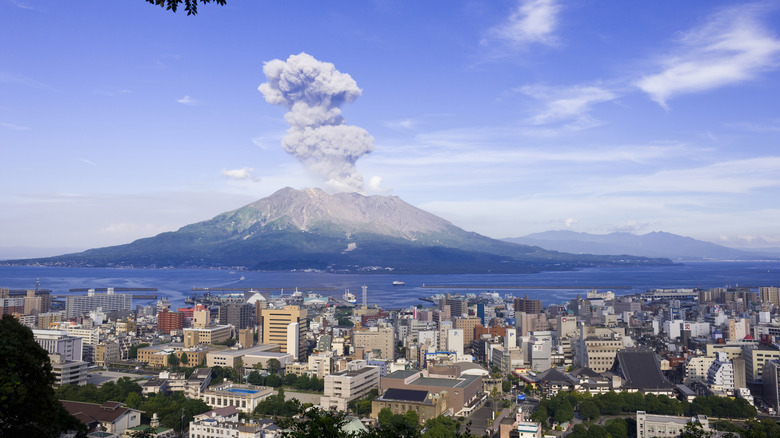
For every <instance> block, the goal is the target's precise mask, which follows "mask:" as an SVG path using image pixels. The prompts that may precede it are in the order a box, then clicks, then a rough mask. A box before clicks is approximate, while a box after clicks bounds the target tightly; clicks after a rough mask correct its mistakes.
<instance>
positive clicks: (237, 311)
mask: <svg viewBox="0 0 780 438" xmlns="http://www.w3.org/2000/svg"><path fill="white" fill-rule="evenodd" d="M254 310H255V308H254V306H252V305H251V304H225V305H223V306H220V308H219V323H220V324H222V325H225V324H230V325H232V326H233V327H235V328H237V329H245V328H247V327H249V326H250V325H252V316H253V313H254Z"/></svg>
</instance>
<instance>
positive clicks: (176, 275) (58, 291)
mask: <svg viewBox="0 0 780 438" xmlns="http://www.w3.org/2000/svg"><path fill="white" fill-rule="evenodd" d="M242 276H243V277H244V279H243V280H241V277H242ZM36 278H39V279H40V287H41V288H44V289H51V290H52V294H53V295H68V294H69V292H68V290H69V289H71V288H99V287H135V288H143V287H156V288H157V289H158V292H157V295H158V297H160V296H166V297H168V299H169V300H170V301H171V304H172V305H173V307H174V308H177V307H185V304H184V299H185V298H186V297H187V296H189V295H192V294H193V293H194V292H192V288H193V287H201V288H205V287H210V288H215V287H241V288H278V289H281V288H284V290H285V294H288V293H291V292H292V291H293V290H294V289H295V288H296V287H297V288H299V290H301V291H305V290H307V289H308V288H317V287H333V288H336V290H334V291H332V292H330V293H327V292H321V293H322V294H323V295H332V296H336V297H341V296H342V295H343V293H344V290H345V289H350V291H351V292H352V293H354V294H355V295H356V296H357V297H358V300H359V299H360V294H361V288H360V287H361V286H362V285H363V284H365V285H367V286H368V303H369V304H378V305H380V306H382V307H387V308H397V307H405V306H409V305H417V304H425V303H424V302H423V301H420V300H419V297H423V296H429V295H434V294H437V293H444V292H460V293H467V292H471V293H480V292H484V291H486V290H489V291H494V292H498V293H499V294H501V295H502V296H503V295H504V294H511V295H519V296H522V295H526V294H527V295H528V296H529V297H530V298H533V299H541V300H542V302H543V304H544V305H545V306H546V305H549V304H553V303H560V302H563V301H568V300H570V299H572V298H574V297H575V296H576V295H577V294H584V292H585V291H587V290H588V287H589V286H599V287H600V290H602V291H604V290H610V287H616V286H628V287H630V289H628V290H617V289H615V290H614V292H615V293H616V294H618V295H623V294H633V293H637V292H644V291H646V290H648V289H654V288H694V287H702V288H712V287H726V286H737V285H739V286H752V287H758V286H780V262H696V263H685V264H681V265H675V266H663V267H662V266H650V267H633V268H598V269H584V270H579V271H563V272H541V273H537V274H461V275H403V276H399V275H386V274H382V275H357V274H325V273H304V272H240V271H239V272H231V271H227V270H198V269H104V268H45V267H27V266H23V267H17V266H0V287H8V288H11V289H33V288H34V287H35V279H36ZM394 280H400V281H404V282H406V285H405V286H393V285H392V282H393V281H394ZM423 284H426V285H445V286H446V285H480V286H483V287H481V288H474V289H448V288H443V289H430V288H422V287H421V286H422V285H423ZM516 285H526V286H571V288H568V289H553V290H551V289H543V288H539V289H521V290H506V289H491V286H493V287H495V286H516ZM274 293H275V294H278V293H279V290H277V291H276V292H274ZM144 303H147V302H145V301H140V300H134V301H133V304H134V305H135V304H144Z"/></svg>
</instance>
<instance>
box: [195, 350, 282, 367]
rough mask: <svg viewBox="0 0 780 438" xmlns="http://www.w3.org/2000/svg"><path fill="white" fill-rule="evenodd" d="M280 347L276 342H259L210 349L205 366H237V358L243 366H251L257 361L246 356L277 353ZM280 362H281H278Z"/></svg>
mask: <svg viewBox="0 0 780 438" xmlns="http://www.w3.org/2000/svg"><path fill="white" fill-rule="evenodd" d="M279 350H280V347H279V346H278V345H276V344H260V345H255V346H254V347H252V348H242V349H240V350H238V349H236V350H234V349H232V348H230V349H226V350H212V351H209V352H208V353H207V354H206V366H207V367H231V368H235V367H236V366H238V363H239V360H240V361H241V363H242V364H243V368H252V366H253V365H254V364H255V363H257V362H258V361H253V360H251V359H249V358H248V356H257V355H260V354H262V353H266V352H274V353H278V352H279ZM280 363H281V362H280Z"/></svg>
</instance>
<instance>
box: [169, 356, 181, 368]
mask: <svg viewBox="0 0 780 438" xmlns="http://www.w3.org/2000/svg"><path fill="white" fill-rule="evenodd" d="M178 364H179V357H178V356H176V353H171V354H169V355H168V365H170V366H172V367H175V366H176V365H178Z"/></svg>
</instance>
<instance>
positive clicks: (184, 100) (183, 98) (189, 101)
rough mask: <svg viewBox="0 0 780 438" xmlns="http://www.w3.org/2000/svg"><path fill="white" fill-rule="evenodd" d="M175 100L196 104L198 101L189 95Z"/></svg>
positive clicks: (185, 103) (186, 103)
mask: <svg viewBox="0 0 780 438" xmlns="http://www.w3.org/2000/svg"><path fill="white" fill-rule="evenodd" d="M176 102H179V103H182V104H184V105H197V104H198V103H199V102H198V101H197V100H195V99H193V98H191V97H190V96H189V95H187V96H184V97H182V98H181V99H178V100H176Z"/></svg>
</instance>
